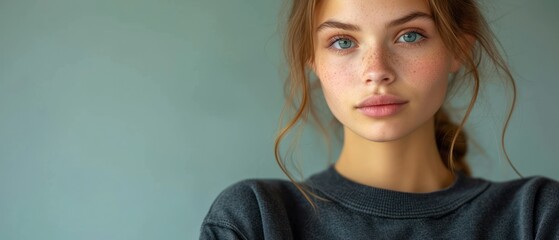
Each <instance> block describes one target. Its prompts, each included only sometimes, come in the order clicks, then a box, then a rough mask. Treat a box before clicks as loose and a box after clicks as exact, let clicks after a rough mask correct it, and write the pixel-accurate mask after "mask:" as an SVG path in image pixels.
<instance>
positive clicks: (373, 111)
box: [356, 95, 408, 118]
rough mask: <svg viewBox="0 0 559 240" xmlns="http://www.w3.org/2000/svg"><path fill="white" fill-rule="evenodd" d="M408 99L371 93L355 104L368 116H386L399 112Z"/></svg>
mask: <svg viewBox="0 0 559 240" xmlns="http://www.w3.org/2000/svg"><path fill="white" fill-rule="evenodd" d="M407 103H408V101H406V100H404V99H402V98H400V97H398V96H394V95H373V96H371V97H369V98H367V99H365V100H364V101H362V102H361V103H359V104H358V105H357V106H356V109H357V110H359V111H360V112H361V113H363V114H365V115H366V116H369V117H377V118H378V117H388V116H392V115H395V114H397V113H399V112H400V111H401V110H402V109H403V108H404V107H405V105H406V104H407Z"/></svg>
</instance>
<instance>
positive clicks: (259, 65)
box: [0, 0, 559, 240]
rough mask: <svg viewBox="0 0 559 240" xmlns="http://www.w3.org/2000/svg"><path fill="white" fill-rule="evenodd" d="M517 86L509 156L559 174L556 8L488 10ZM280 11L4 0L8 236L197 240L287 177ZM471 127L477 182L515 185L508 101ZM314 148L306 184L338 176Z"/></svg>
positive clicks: (495, 101)
mask: <svg viewBox="0 0 559 240" xmlns="http://www.w3.org/2000/svg"><path fill="white" fill-rule="evenodd" d="M483 2H485V3H484V9H485V11H486V13H487V18H488V20H489V21H490V22H491V26H492V27H493V28H494V29H495V32H496V34H497V36H498V37H499V39H500V40H501V42H502V45H503V46H504V48H505V49H506V50H507V56H508V60H509V62H510V65H511V66H512V69H513V72H514V74H515V76H516V77H517V83H518V87H519V104H518V107H517V111H516V113H515V115H514V117H513V119H512V123H511V126H510V132H509V134H508V137H507V141H506V145H507V147H508V149H509V154H510V156H511V158H512V160H513V162H514V163H515V164H516V166H517V167H518V169H520V171H521V172H522V173H523V174H524V175H528V176H529V175H543V176H547V177H551V178H554V179H558V178H559V172H558V170H559V157H558V156H559V144H557V140H556V139H557V136H559V128H558V127H557V123H558V122H559V111H558V110H557V109H558V108H557V104H558V101H559V97H557V89H559V79H558V77H557V70H558V69H559V61H558V60H557V57H558V56H559V47H558V46H557V41H558V40H559V32H558V30H557V26H556V25H557V23H559V15H557V10H558V9H559V2H557V1H555V0H538V1H534V0H507V1H505V0H500V1H483ZM281 5H282V3H281V1H278V0H250V1H249V0H237V1H225V0H222V1H202V0H157V1H155V0H136V1H132V0H110V1H109V0H97V1H86V0H40V1H39V0H37V1H32V0H0V239H53V240H54V239H84V240H86V239H135V240H140V239H196V238H197V237H198V234H199V227H200V224H201V221H202V219H203V217H204V215H205V214H206V213H207V211H208V209H209V207H210V204H211V203H212V201H213V199H215V197H216V196H217V194H218V193H219V192H220V191H221V190H223V189H224V188H225V187H227V186H228V185H231V184H232V183H234V182H236V181H238V180H241V179H245V178H284V177H283V175H282V174H281V172H280V171H279V168H278V167H277V166H276V163H275V162H274V157H273V141H274V136H275V133H276V130H277V126H278V117H279V113H280V110H281V107H282V104H283V97H282V96H283V95H282V92H281V89H282V79H283V76H284V75H282V74H283V73H284V72H285V71H283V70H281V69H282V68H281V67H282V55H281V46H280V42H281V40H280V37H281V34H280V32H278V28H277V25H278V24H277V19H278V15H279V10H280V8H281ZM484 91H485V92H484V95H483V97H482V99H481V100H480V102H479V105H478V106H479V107H478V108H476V113H475V114H474V116H472V119H471V121H470V123H469V124H468V130H469V133H470V135H471V136H474V137H475V140H476V142H477V143H478V144H479V145H480V146H482V147H483V149H485V150H484V151H485V154H480V151H479V149H477V150H476V149H475V148H473V149H472V150H474V151H473V152H472V154H471V155H470V157H469V159H470V162H471V164H472V165H473V169H474V174H475V176H479V177H484V178H487V179H491V180H505V179H511V178H515V177H516V176H515V175H514V173H513V172H512V170H511V169H510V167H508V165H507V164H506V162H505V160H504V158H503V156H502V154H501V153H500V150H499V134H500V130H499V129H500V126H501V124H502V122H501V121H502V113H503V109H504V106H505V105H504V102H503V97H502V96H503V94H502V91H499V89H498V87H497V88H490V87H488V88H486V89H485V90H484ZM315 137H316V134H314V135H313V133H312V132H310V133H306V134H305V135H304V136H303V138H302V140H301V153H300V157H301V158H302V159H304V160H305V162H304V164H303V166H304V169H305V171H304V173H305V176H308V175H310V174H312V173H314V172H316V171H318V170H321V169H324V168H325V167H326V165H327V161H326V158H327V154H326V153H325V147H324V146H323V145H322V143H321V141H316V140H314V139H315Z"/></svg>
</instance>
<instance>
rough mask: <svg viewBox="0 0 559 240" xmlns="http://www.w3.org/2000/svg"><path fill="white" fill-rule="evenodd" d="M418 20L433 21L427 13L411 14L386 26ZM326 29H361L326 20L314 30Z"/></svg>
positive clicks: (348, 24)
mask: <svg viewBox="0 0 559 240" xmlns="http://www.w3.org/2000/svg"><path fill="white" fill-rule="evenodd" d="M420 18H424V19H429V20H433V17H432V16H431V15H430V14H428V13H424V12H412V13H410V14H407V15H405V16H403V17H401V18H398V19H395V20H392V21H390V22H389V23H388V24H387V25H386V26H387V27H394V26H398V25H402V24H404V23H407V22H410V21H412V20H415V19H420ZM326 28H338V29H342V30H347V31H361V28H360V27H359V26H357V25H353V24H350V23H343V22H338V21H335V20H328V21H326V22H323V23H322V24H320V25H319V26H318V27H317V28H316V32H320V31H322V30H324V29H326Z"/></svg>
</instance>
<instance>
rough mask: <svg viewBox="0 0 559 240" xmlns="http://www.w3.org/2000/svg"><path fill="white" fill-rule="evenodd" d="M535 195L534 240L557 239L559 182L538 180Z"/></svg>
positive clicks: (558, 233) (558, 227) (545, 179)
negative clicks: (539, 182)
mask: <svg viewBox="0 0 559 240" xmlns="http://www.w3.org/2000/svg"><path fill="white" fill-rule="evenodd" d="M540 180H541V185H540V188H539V191H538V193H537V195H536V199H535V203H536V208H535V215H534V216H535V219H534V225H535V226H534V230H535V236H536V238H535V239H559V182H556V181H554V180H551V179H547V178H540Z"/></svg>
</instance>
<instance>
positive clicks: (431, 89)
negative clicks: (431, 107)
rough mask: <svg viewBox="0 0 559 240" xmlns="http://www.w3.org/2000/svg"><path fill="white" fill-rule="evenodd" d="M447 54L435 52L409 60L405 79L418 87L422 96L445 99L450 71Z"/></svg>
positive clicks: (415, 87) (414, 86)
mask: <svg viewBox="0 0 559 240" xmlns="http://www.w3.org/2000/svg"><path fill="white" fill-rule="evenodd" d="M446 55H447V54H446V53H445V52H434V53H432V54H429V55H428V56H423V57H421V58H416V59H415V60H412V61H408V62H407V63H406V66H407V68H408V70H407V71H406V75H407V76H403V79H404V81H406V82H407V84H409V85H410V86H413V88H414V89H417V90H418V92H417V94H419V95H421V96H422V97H427V98H436V99H444V96H445V94H446V89H447V84H448V75H449V73H450V59H449V57H448V56H446Z"/></svg>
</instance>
